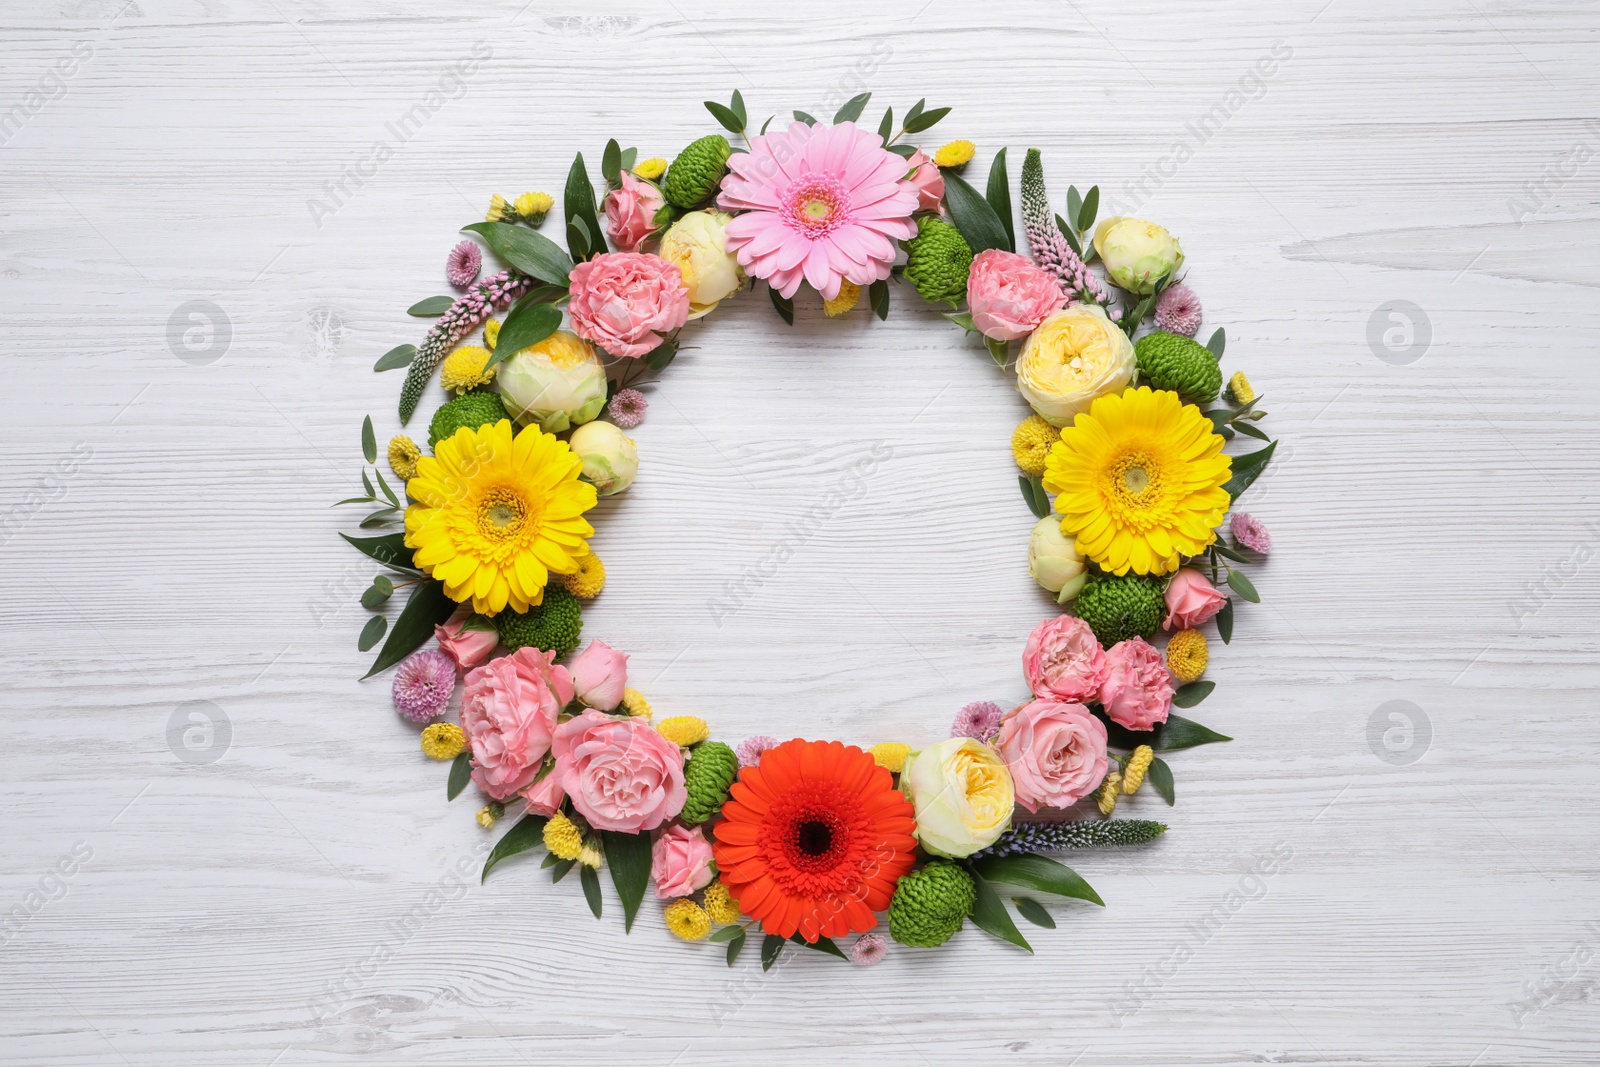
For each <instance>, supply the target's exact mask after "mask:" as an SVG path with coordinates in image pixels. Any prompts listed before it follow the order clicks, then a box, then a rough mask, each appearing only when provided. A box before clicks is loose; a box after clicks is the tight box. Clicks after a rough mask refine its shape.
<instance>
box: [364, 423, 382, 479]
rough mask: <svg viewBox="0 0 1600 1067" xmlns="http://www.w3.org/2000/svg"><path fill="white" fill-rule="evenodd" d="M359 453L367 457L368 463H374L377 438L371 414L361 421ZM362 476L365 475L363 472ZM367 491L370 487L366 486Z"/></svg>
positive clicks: (376, 456) (376, 452)
mask: <svg viewBox="0 0 1600 1067" xmlns="http://www.w3.org/2000/svg"><path fill="white" fill-rule="evenodd" d="M361 454H362V455H363V456H366V457H367V462H368V463H375V462H377V459H378V438H377V436H376V435H375V434H373V432H372V416H371V415H368V416H367V417H366V419H365V420H364V421H363V422H362V423H361ZM362 477H363V478H365V477H366V475H365V474H364V473H363V474H362ZM367 492H368V493H369V494H370V493H371V492H372V487H371V486H370V485H369V486H367Z"/></svg>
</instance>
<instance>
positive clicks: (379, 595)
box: [361, 582, 394, 652]
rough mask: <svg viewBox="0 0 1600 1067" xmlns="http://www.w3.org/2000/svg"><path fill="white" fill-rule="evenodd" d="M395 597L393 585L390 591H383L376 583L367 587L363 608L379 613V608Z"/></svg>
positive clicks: (362, 599) (362, 596) (363, 596)
mask: <svg viewBox="0 0 1600 1067" xmlns="http://www.w3.org/2000/svg"><path fill="white" fill-rule="evenodd" d="M393 595H394V586H393V585H391V586H390V587H389V588H388V589H383V588H381V587H379V586H378V584H377V583H376V582H374V583H373V584H372V585H370V586H368V587H367V589H366V591H365V592H363V593H362V594H361V606H362V607H364V608H366V609H367V610H368V611H377V610H378V609H379V608H381V607H383V604H384V601H386V600H388V599H389V598H390V597H391V596H393ZM367 647H368V648H370V647H372V646H370V645H369V646H367ZM362 651H363V652H364V651H366V649H362Z"/></svg>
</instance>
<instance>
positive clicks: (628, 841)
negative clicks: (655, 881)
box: [600, 830, 650, 933]
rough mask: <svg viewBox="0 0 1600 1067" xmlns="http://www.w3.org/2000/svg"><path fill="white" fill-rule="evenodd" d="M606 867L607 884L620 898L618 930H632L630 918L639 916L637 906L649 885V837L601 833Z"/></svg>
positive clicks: (620, 833)
mask: <svg viewBox="0 0 1600 1067" xmlns="http://www.w3.org/2000/svg"><path fill="white" fill-rule="evenodd" d="M600 836H601V838H602V839H603V840H604V842H605V848H606V866H608V867H610V868H611V882H612V884H613V885H615V886H616V887H617V896H619V897H621V898H622V929H623V932H624V933H626V932H628V931H631V930H632V929H633V919H634V916H636V915H638V914H639V904H640V902H642V901H643V900H644V891H645V889H647V888H648V887H649V885H650V835H649V834H647V833H645V834H625V833H622V832H620V831H617V830H603V831H601V834H600Z"/></svg>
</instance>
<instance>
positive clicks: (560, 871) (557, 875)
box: [550, 860, 578, 885]
mask: <svg viewBox="0 0 1600 1067" xmlns="http://www.w3.org/2000/svg"><path fill="white" fill-rule="evenodd" d="M577 863H578V861H577V860H556V862H554V863H552V864H551V865H550V884H551V885H555V884H556V883H557V882H559V881H561V879H563V878H565V877H566V876H567V872H568V871H570V870H572V868H573V867H575V866H576V865H577Z"/></svg>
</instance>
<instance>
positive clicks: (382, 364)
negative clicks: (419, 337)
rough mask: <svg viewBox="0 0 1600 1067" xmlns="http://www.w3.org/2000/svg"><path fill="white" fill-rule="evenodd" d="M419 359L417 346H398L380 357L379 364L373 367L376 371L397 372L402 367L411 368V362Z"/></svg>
mask: <svg viewBox="0 0 1600 1067" xmlns="http://www.w3.org/2000/svg"><path fill="white" fill-rule="evenodd" d="M416 358H417V346H416V345H396V346H395V347H393V348H391V349H389V351H387V352H385V353H384V354H383V355H381V356H379V357H378V362H376V363H374V364H373V365H372V369H373V370H374V371H386V370H397V369H399V368H401V367H409V366H411V361H412V360H413V359H416Z"/></svg>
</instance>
